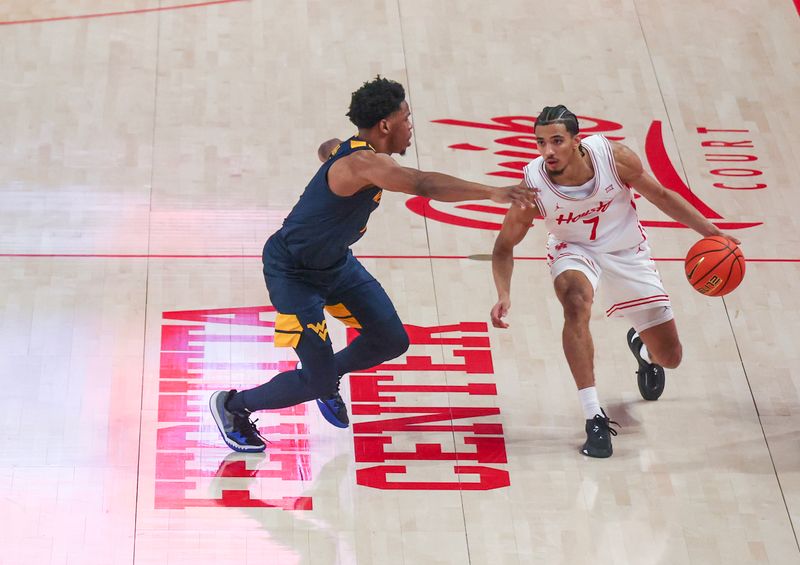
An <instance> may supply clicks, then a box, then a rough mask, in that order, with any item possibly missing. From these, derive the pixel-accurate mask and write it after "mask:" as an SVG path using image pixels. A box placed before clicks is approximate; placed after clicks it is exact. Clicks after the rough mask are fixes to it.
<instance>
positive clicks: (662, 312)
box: [491, 106, 739, 457]
mask: <svg viewBox="0 0 800 565" xmlns="http://www.w3.org/2000/svg"><path fill="white" fill-rule="evenodd" d="M534 131H535V134H536V143H537V145H538V148H539V152H540V153H541V157H539V158H537V159H535V160H534V161H532V162H531V163H529V164H528V165H527V166H526V167H525V169H524V173H525V178H524V180H523V181H522V183H521V185H523V186H525V187H528V188H532V189H534V191H536V193H537V200H536V204H537V206H536V208H533V209H531V208H528V209H523V208H519V207H512V208H511V209H510V210H509V211H508V213H507V214H506V217H505V220H504V221H503V227H502V229H501V230H500V233H499V234H498V236H497V240H496V241H495V245H494V250H493V252H492V272H493V275H494V281H495V286H496V287H497V296H498V300H497V303H496V304H495V305H494V307H493V308H492V312H491V317H492V325H494V327H496V328H507V327H508V324H507V323H506V322H504V321H503V317H505V316H506V314H508V311H509V309H510V308H511V272H512V270H513V267H514V261H513V250H514V246H515V245H517V244H518V243H519V242H520V241H522V238H523V237H525V234H526V233H527V232H528V229H529V228H530V226H531V222H532V221H533V220H534V218H543V219H544V221H545V225H546V226H547V229H548V231H549V235H548V243H547V263H548V265H549V267H550V274H551V276H552V278H553V285H554V287H555V291H556V296H557V297H558V300H559V301H560V302H561V305H562V307H563V310H564V329H563V333H562V343H563V346H564V354H565V356H566V358H567V363H568V364H569V368H570V371H571V372H572V376H573V378H574V379H575V384H576V385H577V387H578V396H579V398H580V401H581V405H582V407H583V412H584V417H585V418H586V427H585V428H586V443H584V445H583V447H582V448H581V453H583V454H584V455H588V456H590V457H610V456H611V453H612V445H611V436H612V435H616V434H617V432H616V430H614V429H613V428H612V427H610V424H616V422H613V421H612V420H609V418H608V416H606V413H605V411H604V410H603V409H602V408H601V407H600V401H599V399H598V395H597V389H596V388H595V377H594V345H593V342H592V336H591V334H590V332H589V319H590V317H591V307H592V302H593V300H594V294H595V290H596V289H597V286H598V283H600V282H601V281H602V282H603V286H604V290H605V294H606V296H607V297H608V299H609V303H608V305H607V308H608V309H607V310H606V314H607V315H608V316H625V317H626V318H627V319H628V321H629V322H630V323H631V325H632V326H633V328H631V330H630V331H629V332H628V346H629V347H630V349H631V351H632V352H633V354H634V356H635V357H636V359H637V361H638V363H639V369H638V377H639V379H638V380H639V390H640V392H641V393H642V396H643V397H644V398H645V399H647V400H656V399H657V398H658V397H659V396H660V395H661V393H662V391H663V390H664V369H663V368H664V367H666V368H669V369H672V368H675V367H677V366H678V364H679V363H680V362H681V343H680V341H679V339H678V331H677V328H676V326H675V320H674V319H673V315H672V307H671V306H670V301H669V296H668V295H667V292H666V291H665V290H664V287H663V285H662V283H661V277H660V276H659V274H658V271H657V270H656V267H655V263H654V262H653V260H652V258H651V255H650V247H649V246H648V243H647V236H646V234H645V232H644V230H643V229H642V226H641V224H640V223H639V217H638V215H637V213H636V205H635V203H634V199H633V198H634V197H633V191H632V190H631V189H632V188H633V189H636V191H637V192H638V193H639V194H641V195H642V196H643V197H645V198H646V199H647V200H649V201H650V202H652V203H653V204H654V205H655V206H657V207H658V208H659V209H660V210H661V211H662V212H664V213H665V214H667V215H668V216H670V217H671V218H672V219H674V220H676V221H678V222H680V223H682V224H684V225H686V226H688V227H690V228H692V229H694V230H695V231H697V232H698V233H700V234H701V235H703V236H709V235H722V236H724V237H727V238H729V239H731V240H733V241H735V242H736V243H739V240H738V239H736V238H734V237H731V236H729V235H726V234H723V233H721V232H720V230H719V229H717V227H716V226H714V225H713V224H712V223H711V222H709V221H708V220H707V219H706V218H705V217H703V216H702V215H701V214H700V213H699V212H698V211H697V210H696V209H695V208H694V207H692V206H691V205H690V204H689V203H687V202H686V201H685V200H684V199H683V198H681V197H680V196H679V195H678V194H677V193H675V192H674V191H671V190H667V189H666V188H664V187H663V186H661V185H660V184H659V183H658V182H657V181H656V180H655V179H654V178H653V177H652V176H650V175H649V174H648V173H647V172H645V170H644V168H643V167H642V162H641V160H640V159H639V157H637V156H636V154H635V153H633V151H631V150H630V149H628V148H627V147H625V146H624V145H622V144H620V143H616V142H613V141H609V140H608V139H606V138H605V137H603V136H602V135H591V136H588V137H583V138H582V137H581V136H580V135H579V134H578V131H579V130H578V119H577V118H576V117H575V114H573V113H572V112H570V111H569V110H568V109H567V108H566V107H565V106H555V107H546V108H544V110H542V113H541V114H539V116H538V118H537V119H536V125H535V127H534Z"/></svg>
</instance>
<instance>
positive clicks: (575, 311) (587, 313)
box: [561, 292, 592, 322]
mask: <svg viewBox="0 0 800 565" xmlns="http://www.w3.org/2000/svg"><path fill="white" fill-rule="evenodd" d="M561 303H562V305H563V307H564V318H565V319H566V320H567V321H571V322H585V321H587V320H589V318H590V317H591V315H592V298H591V296H587V295H586V294H585V293H582V292H571V293H569V294H567V295H566V296H564V298H563V299H562V300H561Z"/></svg>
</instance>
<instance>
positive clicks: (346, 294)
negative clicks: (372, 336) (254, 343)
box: [263, 242, 397, 349]
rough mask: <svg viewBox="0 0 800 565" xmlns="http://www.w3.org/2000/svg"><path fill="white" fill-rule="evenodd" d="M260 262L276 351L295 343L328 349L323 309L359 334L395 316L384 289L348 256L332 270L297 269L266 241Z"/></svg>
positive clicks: (350, 255) (328, 341)
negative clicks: (271, 311)
mask: <svg viewBox="0 0 800 565" xmlns="http://www.w3.org/2000/svg"><path fill="white" fill-rule="evenodd" d="M276 248H277V249H276ZM263 259H264V280H265V281H266V283H267V290H268V292H269V298H270V301H271V303H272V305H273V306H274V307H275V309H276V310H277V315H276V318H275V338H274V339H275V342H274V345H275V346H276V347H294V348H295V349H296V348H297V347H298V344H299V342H300V340H301V339H303V340H310V341H312V342H316V343H318V344H320V345H321V343H320V341H321V342H325V343H326V344H327V346H328V347H330V343H331V342H330V337H329V336H328V328H327V322H326V320H325V314H324V310H327V311H328V313H329V314H331V315H332V316H333V317H335V318H337V319H338V320H340V321H341V322H342V323H344V324H346V325H347V326H350V327H353V328H356V329H358V330H359V331H364V330H367V331H368V330H369V328H370V327H375V326H377V325H378V324H381V323H383V322H385V321H387V320H389V319H394V318H397V311H396V310H395V308H394V305H393V304H392V301H391V300H390V299H389V296H388V295H387V294H386V291H385V290H383V287H382V286H381V285H380V283H379V282H378V281H377V280H375V277H373V276H372V275H371V274H369V272H368V271H367V270H366V269H365V268H364V266H363V265H362V264H361V263H360V262H359V261H358V259H356V258H355V257H353V255H352V253H348V254H347V256H346V257H345V258H344V259H343V260H342V261H340V262H339V264H337V265H336V267H335V268H332V269H326V270H312V269H299V268H296V267H294V266H292V265H291V263H290V262H288V260H287V257H286V256H284V255H283V253H282V251H281V249H280V246H277V245H271V242H267V245H266V246H265V247H264V257H263Z"/></svg>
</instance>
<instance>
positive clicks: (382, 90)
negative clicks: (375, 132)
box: [346, 75, 406, 129]
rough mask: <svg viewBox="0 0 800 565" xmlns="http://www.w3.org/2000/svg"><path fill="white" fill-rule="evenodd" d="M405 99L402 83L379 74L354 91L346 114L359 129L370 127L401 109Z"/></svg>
mask: <svg viewBox="0 0 800 565" xmlns="http://www.w3.org/2000/svg"><path fill="white" fill-rule="evenodd" d="M405 99H406V91H405V89H404V88H403V85H402V84H400V83H399V82H395V81H393V80H390V79H388V78H383V77H381V75H378V76H376V77H375V79H374V80H372V81H370V82H365V83H364V84H363V86H361V88H359V89H358V90H356V91H355V92H354V93H353V96H352V98H351V99H350V111H349V112H347V114H346V116H347V117H348V118H350V121H351V122H353V123H354V124H355V125H356V127H358V128H359V129H369V128H371V127H372V126H374V125H375V124H377V123H378V122H379V121H381V120H382V119H384V118H386V117H388V116H389V114H391V113H392V112H396V111H397V110H399V109H400V104H401V103H402V102H403V100H405Z"/></svg>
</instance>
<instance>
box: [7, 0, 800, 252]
mask: <svg viewBox="0 0 800 565" xmlns="http://www.w3.org/2000/svg"><path fill="white" fill-rule="evenodd" d="M797 1H798V2H800V0H797ZM2 257H8V258H28V257H29V258H38V259H261V255H158V254H154V255H147V254H140V253H0V258H2ZM356 257H357V258H359V259H428V260H430V259H445V260H453V259H455V260H460V259H469V258H470V257H471V256H470V255H356ZM514 259H516V260H518V261H544V260H545V259H547V257H528V256H519V257H516V256H515V257H514ZM653 259H654V260H656V261H666V262H671V261H685V260H686V258H685V257H653ZM745 260H746V261H747V262H748V263H800V259H787V258H779V257H774V258H769V257H768V258H761V259H756V258H751V257H747V258H746V259H745Z"/></svg>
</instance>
